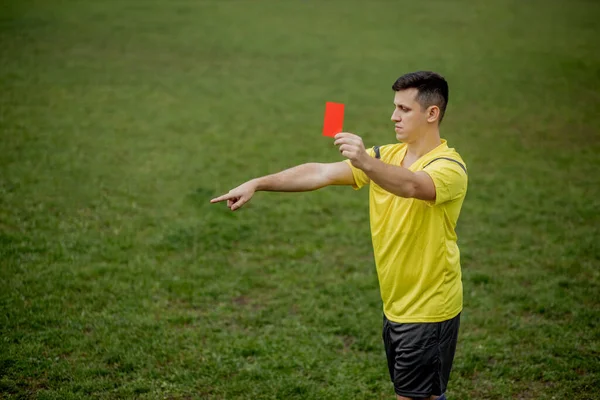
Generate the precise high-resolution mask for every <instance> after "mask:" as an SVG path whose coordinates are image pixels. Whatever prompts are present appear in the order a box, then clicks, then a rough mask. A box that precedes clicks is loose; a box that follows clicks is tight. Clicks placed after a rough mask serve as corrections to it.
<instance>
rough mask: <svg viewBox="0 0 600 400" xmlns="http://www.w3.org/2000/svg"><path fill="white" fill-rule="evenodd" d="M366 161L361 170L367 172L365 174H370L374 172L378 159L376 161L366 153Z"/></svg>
mask: <svg viewBox="0 0 600 400" xmlns="http://www.w3.org/2000/svg"><path fill="white" fill-rule="evenodd" d="M365 155H366V157H365V160H364V161H363V162H362V167H361V169H362V170H363V171H364V172H365V173H369V172H371V171H373V168H375V163H376V162H377V160H376V159H374V158H373V157H370V156H369V155H368V154H367V153H366V152H365Z"/></svg>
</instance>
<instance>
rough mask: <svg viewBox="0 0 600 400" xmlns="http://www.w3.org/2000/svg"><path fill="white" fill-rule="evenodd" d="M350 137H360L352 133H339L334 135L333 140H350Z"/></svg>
mask: <svg viewBox="0 0 600 400" xmlns="http://www.w3.org/2000/svg"><path fill="white" fill-rule="evenodd" d="M351 137H360V136H358V135H355V134H354V133H350V132H340V133H338V134H336V135H335V136H334V137H333V138H334V139H341V138H351Z"/></svg>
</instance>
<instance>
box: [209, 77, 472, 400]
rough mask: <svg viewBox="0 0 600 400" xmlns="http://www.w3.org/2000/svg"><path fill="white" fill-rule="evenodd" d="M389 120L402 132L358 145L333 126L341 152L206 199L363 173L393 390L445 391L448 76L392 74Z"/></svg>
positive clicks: (449, 272) (452, 222) (403, 393)
mask: <svg viewBox="0 0 600 400" xmlns="http://www.w3.org/2000/svg"><path fill="white" fill-rule="evenodd" d="M392 88H393V89H394V91H395V96H394V106H395V109H394V112H393V114H392V121H393V122H394V124H395V131H396V139H397V140H398V141H399V142H401V143H397V144H391V145H386V146H381V147H374V148H372V149H369V150H365V147H364V145H363V141H362V139H361V138H360V137H359V136H357V135H354V134H352V133H347V132H342V133H338V134H337V135H336V136H335V142H334V143H335V145H337V146H338V148H339V151H340V152H341V153H342V155H343V156H344V157H346V158H347V160H345V161H342V162H337V163H331V164H318V163H309V164H302V165H299V166H296V167H294V168H290V169H288V170H285V171H282V172H279V173H277V174H273V175H268V176H264V177H261V178H257V179H253V180H250V181H248V182H246V183H244V184H242V185H240V186H238V187H236V188H234V189H232V190H231V191H229V193H227V194H225V195H223V196H220V197H217V198H215V199H213V200H211V202H213V203H215V202H219V201H224V200H227V206H228V207H229V208H230V209H231V210H232V211H234V210H237V209H238V208H240V207H241V206H242V205H244V204H245V203H246V202H248V201H249V200H250V199H251V198H252V196H253V195H254V193H255V192H256V191H257V190H266V191H282V192H298V191H307V190H315V189H319V188H322V187H324V186H328V185H351V186H353V187H354V188H355V189H359V188H361V187H362V186H364V185H366V184H369V183H370V195H369V199H370V200H369V203H370V219H371V235H372V240H373V249H374V254H375V264H376V266H377V275H378V278H379V286H380V290H381V298H382V300H383V313H384V317H383V341H384V345H385V352H386V355H387V361H388V368H389V372H390V377H391V380H392V382H393V383H394V389H395V391H396V395H397V399H398V400H411V399H431V400H433V399H440V400H442V399H445V398H446V397H445V396H444V392H445V390H446V386H447V383H448V378H449V376H450V370H451V368H452V361H453V359H454V351H455V348H456V340H457V336H458V328H459V323H460V312H461V310H462V282H461V271H460V259H459V258H460V257H459V251H458V247H457V244H456V239H457V238H456V233H455V227H456V222H457V220H458V216H459V213H460V209H461V206H462V203H463V200H464V198H465V194H466V191H467V169H466V166H465V163H464V161H463V160H462V158H461V157H460V155H459V154H458V153H457V152H456V151H455V150H454V149H452V148H449V147H448V145H447V143H446V141H445V140H443V139H441V138H440V132H439V124H440V122H441V121H442V118H443V116H444V112H445V110H446V105H447V103H448V84H447V83H446V80H445V79H444V78H443V77H441V76H440V75H438V74H436V73H433V72H426V71H420V72H414V73H410V74H406V75H403V76H401V77H400V78H398V80H397V81H396V82H395V83H394V85H393V86H392Z"/></svg>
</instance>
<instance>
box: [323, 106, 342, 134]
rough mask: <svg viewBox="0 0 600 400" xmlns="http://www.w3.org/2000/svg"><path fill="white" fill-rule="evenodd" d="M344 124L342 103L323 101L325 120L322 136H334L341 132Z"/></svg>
mask: <svg viewBox="0 0 600 400" xmlns="http://www.w3.org/2000/svg"><path fill="white" fill-rule="evenodd" d="M343 125H344V105H343V104H342V103H332V102H329V101H328V102H327V103H325V122H323V136H331V137H333V136H335V135H336V133H340V132H342V126H343Z"/></svg>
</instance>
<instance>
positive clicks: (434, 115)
mask: <svg viewBox="0 0 600 400" xmlns="http://www.w3.org/2000/svg"><path fill="white" fill-rule="evenodd" d="M439 119H440V108H439V107H438V106H429V107H427V122H430V123H433V122H435V121H438V120H439Z"/></svg>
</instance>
